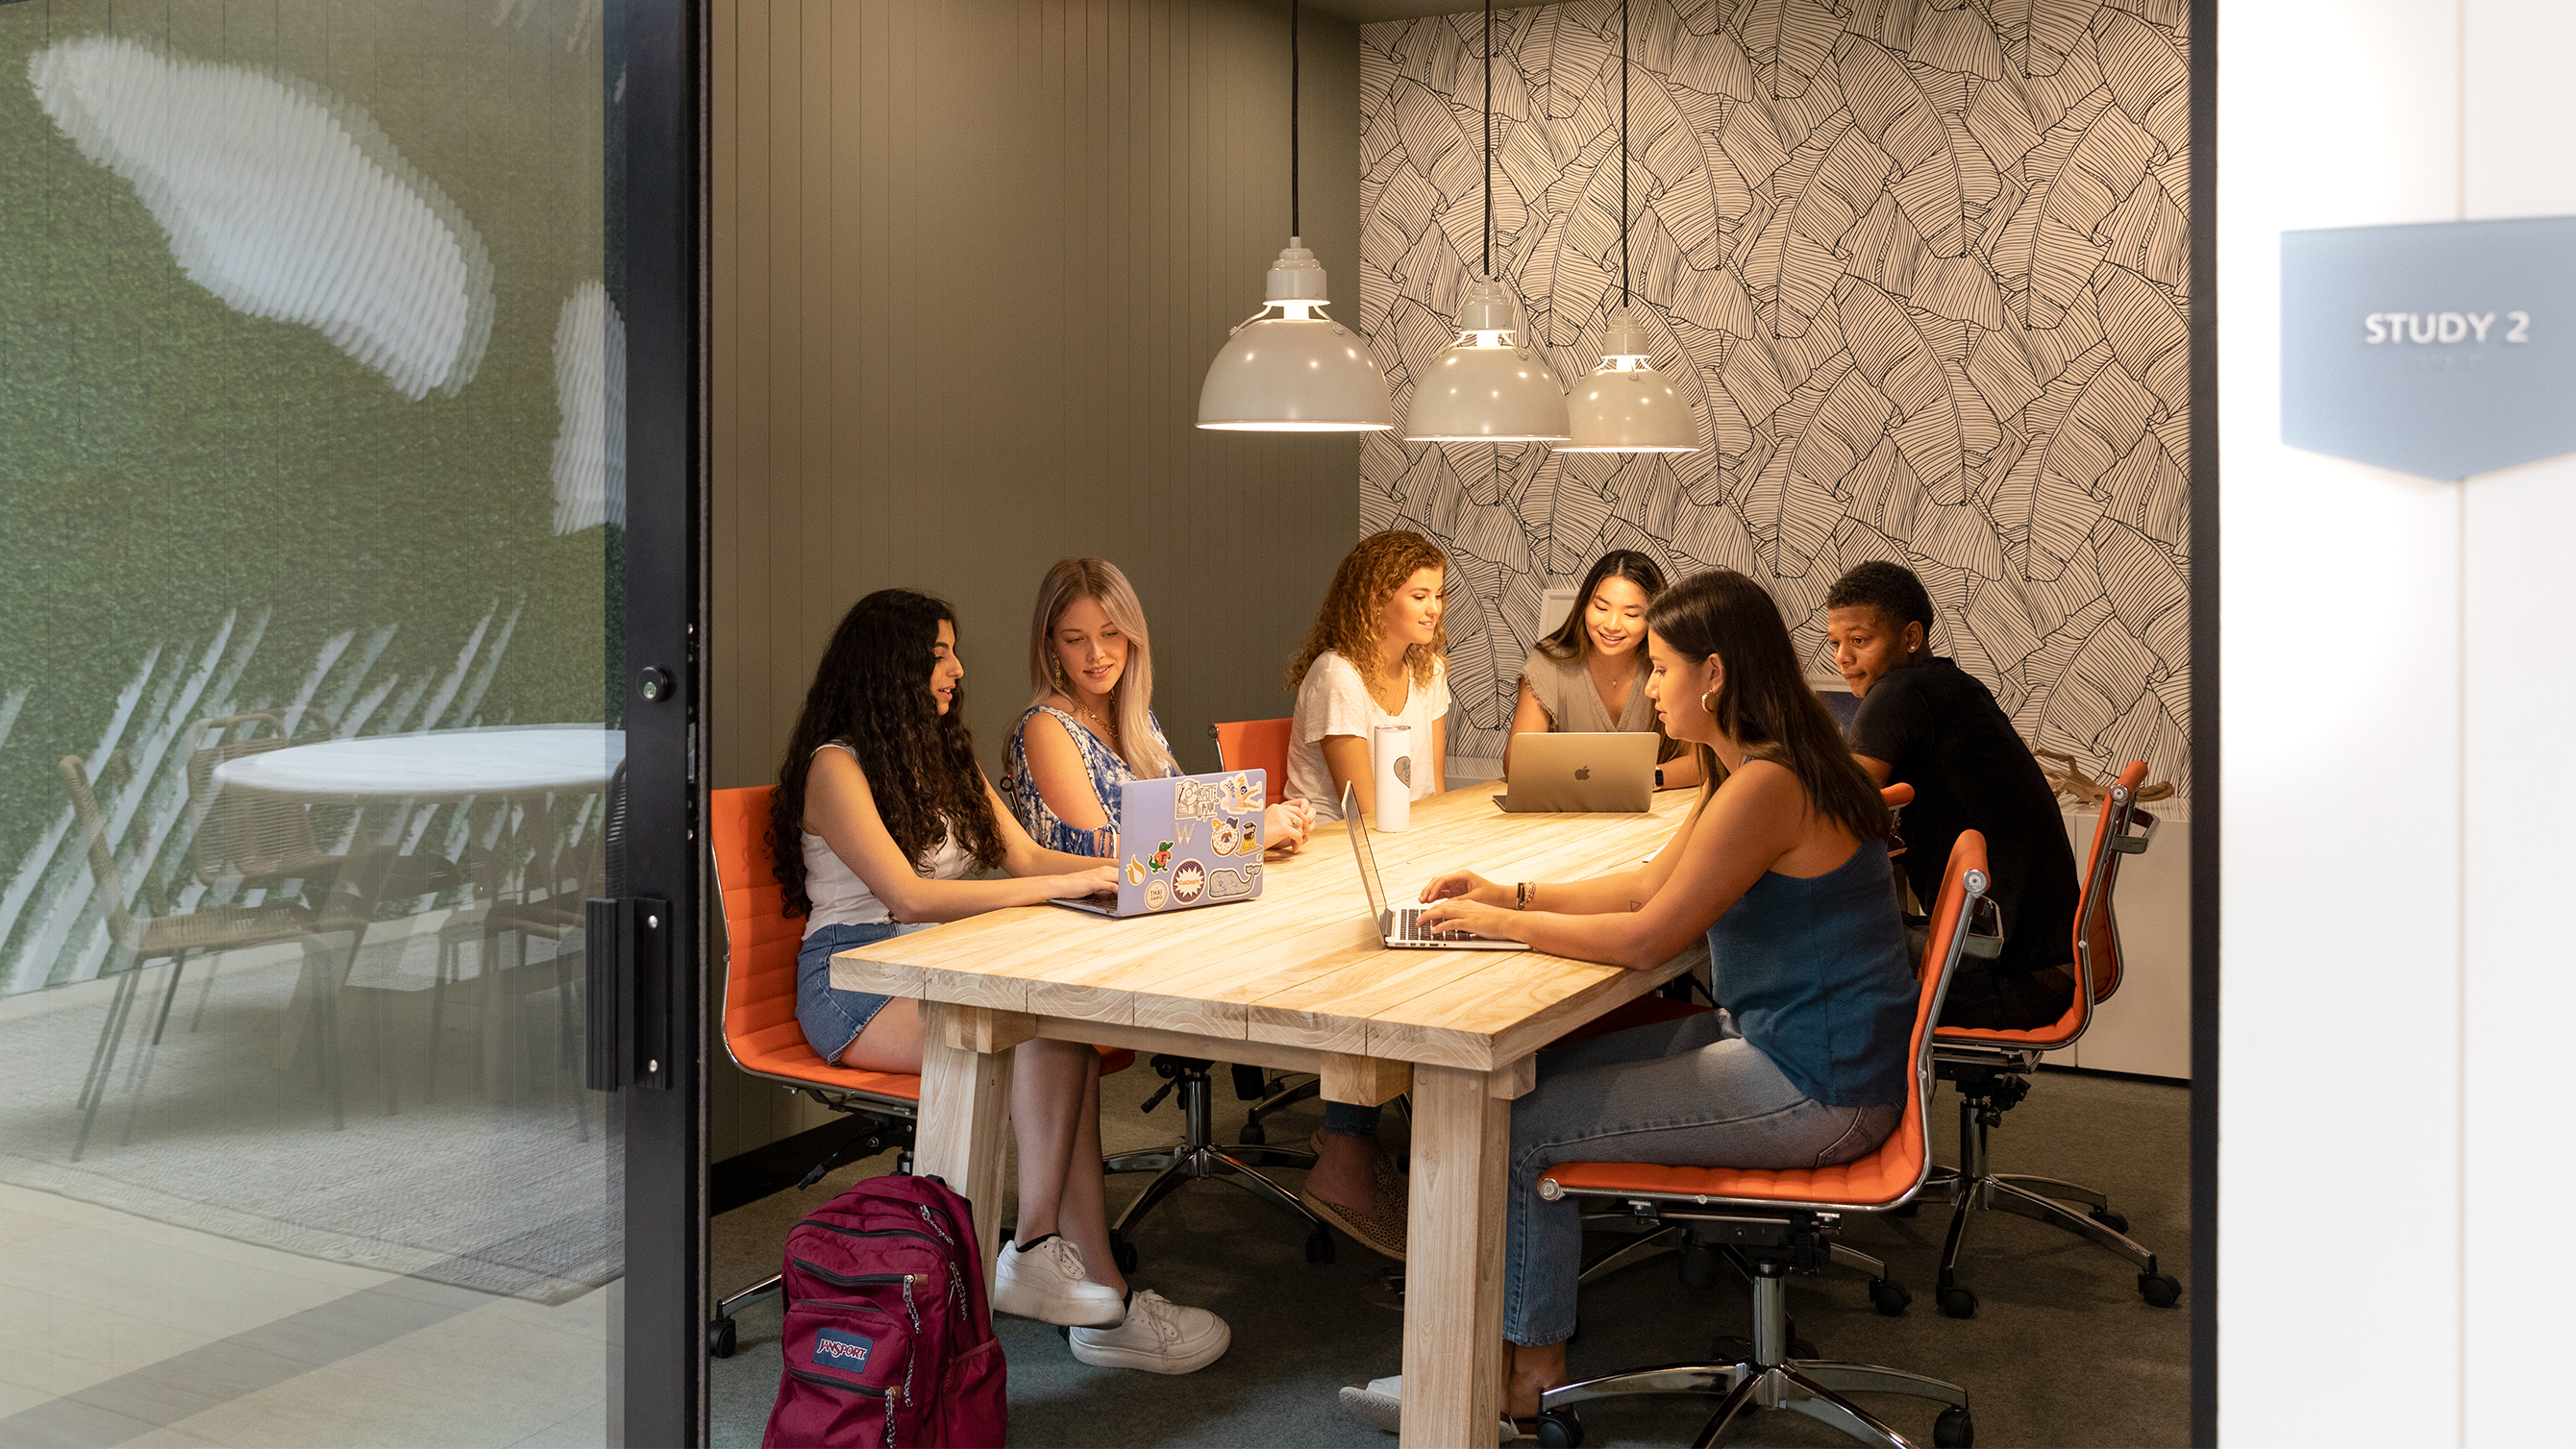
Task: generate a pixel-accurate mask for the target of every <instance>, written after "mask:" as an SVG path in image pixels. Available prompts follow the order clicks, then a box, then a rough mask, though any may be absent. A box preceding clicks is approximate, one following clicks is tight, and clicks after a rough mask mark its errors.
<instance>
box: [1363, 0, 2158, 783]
mask: <svg viewBox="0 0 2576 1449" xmlns="http://www.w3.org/2000/svg"><path fill="white" fill-rule="evenodd" d="M1629 26H1630V35H1631V64H1632V67H1633V69H1632V71H1631V73H1630V77H1629V128H1628V129H1629V144H1628V147H1627V150H1626V166H1627V184H1628V193H1629V197H1630V212H1629V218H1628V219H1629V222H1630V235H1629V241H1628V245H1629V248H1630V276H1631V283H1632V288H1633V295H1634V305H1635V306H1636V307H1637V308H1638V310H1639V311H1640V312H1641V313H1642V314H1643V320H1644V321H1645V323H1646V325H1647V326H1648V327H1649V329H1650V332H1651V335H1652V337H1653V345H1654V350H1655V355H1654V364H1655V366H1656V367H1657V368H1659V369H1662V370H1663V371H1664V372H1665V373H1666V374H1667V375H1668V376H1669V377H1670V378H1671V379H1672V381H1673V383H1674V385H1675V386H1676V387H1677V388H1678V389H1680V390H1681V391H1682V392H1683V394H1684V395H1685V396H1686V397H1687V398H1688V399H1689V400H1690V402H1691V405H1692V408H1693V411H1694V413H1695V414H1696V416H1697V418H1698V422H1699V428H1700V434H1701V437H1702V438H1703V439H1704V440H1706V441H1707V442H1708V443H1709V444H1710V445H1711V446H1708V447H1705V448H1703V449H1702V450H1701V451H1699V452H1696V453H1690V454H1682V455H1677V456H1675V455H1665V456H1653V455H1618V454H1559V453H1556V452H1553V451H1551V450H1549V449H1547V448H1544V447H1541V446H1537V445H1527V446H1496V445H1491V444H1472V443H1470V444H1429V443H1406V442H1404V441H1403V440H1402V439H1401V438H1400V437H1397V436H1394V435H1392V434H1374V435H1372V440H1371V441H1370V442H1369V443H1368V444H1367V445H1366V447H1365V449H1364V451H1363V453H1362V457H1361V493H1360V510H1361V521H1362V525H1363V527H1364V528H1367V529H1377V528H1386V527H1407V528H1416V529H1419V530H1421V531H1422V532H1424V533H1426V534H1428V535H1430V536H1431V537H1433V538H1435V539H1437V540H1438V541H1439V542H1440V543H1441V545H1442V546H1443V547H1444V548H1446V549H1448V550H1449V551H1450V553H1451V556H1452V558H1453V559H1454V561H1455V567H1456V571H1457V573H1458V575H1459V576H1460V577H1458V578H1455V579H1453V580H1452V584H1451V606H1450V616H1449V631H1450V638H1451V641H1452V652H1451V656H1450V680H1451V688H1452V691H1453V693H1454V695H1455V696H1456V698H1457V701H1458V704H1459V707H1460V710H1461V715H1453V716H1452V719H1451V739H1452V744H1451V746H1450V748H1451V749H1452V751H1453V752H1455V753H1458V754H1462V755H1482V756H1495V755H1499V754H1501V753H1502V740H1501V732H1502V730H1503V729H1504V727H1505V726H1507V725H1508V723H1509V721H1510V717H1511V706H1512V696H1513V692H1514V688H1515V681H1516V679H1517V676H1518V670H1519V666H1520V662H1521V660H1522V658H1523V657H1524V656H1525V655H1526V653H1527V651H1528V648H1529V644H1530V641H1531V640H1532V639H1533V638H1535V637H1536V635H1537V633H1538V618H1539V612H1540V607H1541V593H1542V591H1543V590H1545V589H1547V588H1549V587H1571V586H1573V585H1575V584H1577V583H1579V582H1580V581H1581V575H1582V574H1583V572H1584V571H1585V570H1586V569H1587V568H1588V567H1589V566H1590V565H1591V563H1592V561H1593V560H1594V559H1595V558H1597V557H1598V556H1599V555H1600V554H1601V553H1602V552H1603V551H1605V550H1607V549H1612V548H1635V549H1641V550H1643V551H1645V552H1646V553H1647V554H1649V555H1651V556H1654V557H1657V558H1661V559H1665V560H1668V561H1669V562H1670V564H1671V566H1672V568H1673V570H1674V571H1675V573H1676V574H1677V575H1678V574H1686V573H1690V572H1694V571H1697V570H1699V569H1701V568H1704V567H1709V566H1718V565H1722V566H1724V567H1728V568H1733V569H1739V570H1741V571H1743V572H1745V573H1747V574H1750V575H1751V576H1753V577H1754V578H1756V579H1759V580H1761V581H1762V583H1763V584H1764V585H1765V586H1766V587H1768V588H1769V589H1770V590H1771V592H1772V594H1773V596H1774V597H1775V598H1776V599H1777V600H1778V601H1779V603H1780V607H1781V609H1782V611H1783V612H1784V613H1785V614H1786V616H1787V617H1788V619H1789V621H1790V623H1791V626H1792V628H1793V630H1794V634H1795V638H1796V640H1797V642H1798V644H1799V646H1800V650H1801V653H1802V654H1803V655H1804V656H1805V657H1806V658H1808V659H1809V660H1810V661H1812V662H1813V663H1814V664H1815V666H1816V667H1817V668H1818V669H1819V670H1820V671H1821V672H1825V673H1830V672H1831V665H1830V662H1829V660H1828V658H1827V654H1826V650H1825V645H1824V631H1825V618H1824V596H1825V592H1826V590H1827V589H1829V588H1830V587H1832V585H1833V582H1834V580H1835V579H1836V578H1837V577H1839V576H1840V575H1841V573H1842V572H1843V570H1845V569H1846V568H1848V567H1850V566H1851V565H1853V564H1856V563H1859V562H1861V561H1863V560H1866V559H1873V558H1884V559H1894V560H1897V561H1900V562H1902V563H1904V564H1906V565H1907V566H1909V567H1911V568H1912V569H1914V571H1915V572H1916V573H1918V574H1920V575H1921V576H1922V578H1923V581H1924V584H1925V585H1926V586H1927V587H1928V588H1929V590H1930V592H1931V595H1932V598H1933V601H1934V604H1935V605H1936V607H1937V609H1938V612H1939V614H1940V619H1939V622H1938V624H1937V625H1936V627H1935V628H1934V630H1933V645H1934V648H1935V650H1936V651H1937V652H1940V653H1944V654H1949V655H1951V656H1953V657H1955V658H1956V659H1958V661H1959V663H1960V665H1961V666H1962V667H1963V668H1965V669H1967V670H1968V671H1970V672H1971V673H1973V674H1975V675H1976V676H1977V677H1978V678H1980V679H1982V680H1984V681H1985V682H1986V683H1987V684H1988V685H1989V686H1991V687H1992V688H1993V689H1994V691H1995V694H1996V697H1997V698H1998V699H1999V700H2000V701H2001V703H2002V705H2003V707H2004V710H2005V712H2006V713H2008V714H2010V715H2011V716H2012V717H2013V719H2014V722H2015V723H2016V725H2018V726H2019V728H2020V730H2021V732H2022V735H2023V737H2024V738H2025V739H2030V740H2034V741H2036V742H2037V743H2038V744H2040V745H2042V746H2044V747H2047V748H2051V749H2057V750H2063V751H2066V752H2068V753H2071V754H2073V755H2075V756H2076V757H2077V758H2078V759H2080V760H2083V761H2086V762H2088V763H2089V764H2090V765H2091V766H2093V767H2094V768H2095V769H2096V770H2097V771H2098V772H2103V773H2107V772H2109V771H2111V770H2113V769H2115V768H2116V767H2117V763H2118V762H2121V761H2126V760H2129V759H2139V758H2142V759H2145V760H2146V761H2147V762H2148V764H2149V767H2150V769H2151V772H2152V773H2151V775H2150V778H2151V779H2158V780H2172V781H2174V782H2175V783H2176V785H2177V786H2179V787H2181V788H2182V789H2183V790H2184V791H2185V792H2188V790H2189V783H2190V782H2189V773H2188V772H2189V759H2188V753H2189V750H2188V740H2189V729H2190V713H2189V696H2190V678H2191V675H2190V660H2189V656H2188V654H2187V652H2186V643H2187V638H2188V625H2189V619H2190V614H2189V603H2188V600H2187V589H2186V580H2187V578H2188V570H2189V568H2190V557H2189V554H2188V548H2189V543H2190V538H2189V530H2188V496H2187V487H2186V477H2185V471H2184V470H2185V466H2186V461H2187V459H2188V457H2189V452H2188V439H2189V429H2190V411H2189V397H2188V382H2189V368H2188V356H2189V353H2188V347H2187V342H2186V333H2187V326H2186V322H2187V318H2188V315H2189V305H2190V303H2189V298H2188V297H2187V296H2186V295H2185V288H2186V287H2187V285H2188V282H2189V276H2188V270H2189V269H2188V252H2187V242H2186V227H2185V211H2184V208H2185V206H2186V205H2187V203H2188V195H2189V166H2190V152H2189V124H2188V116H2187V113H2188V108H2189V96H2190V86H2189V79H2188V64H2187V60H2186V57H2187V54H2188V47H2189V44H2190V37H2189V35H2188V34H2187V33H2186V28H2185V6H2184V4H2183V0H2117V3H2110V4H2104V3H2099V0H1840V3H1839V5H1836V4H1829V3H1827V0H1631V8H1630V15H1629ZM1482 43H1483V21H1482V17H1481V16H1479V15H1473V14H1467V15H1454V16H1444V17H1438V18H1433V19H1425V20H1415V21H1398V22H1389V23H1386V24H1380V25H1371V26H1367V27H1364V28H1363V29H1362V31H1361V51H1360V57H1361V58H1360V75H1361V107H1362V120H1361V128H1360V157H1361V164H1362V166H1363V169H1364V175H1363V178H1362V181H1361V190H1360V206H1361V212H1360V215H1361V225H1362V231H1361V255H1360V257H1359V268H1358V271H1359V292H1360V306H1359V318H1360V323H1361V330H1362V331H1363V333H1364V334H1365V335H1366V336H1367V338H1368V341H1369V345H1370V347H1371V348H1372V349H1373V350H1374V351H1375V353H1376V355H1377V359H1378V362H1379V364H1380V365H1381V366H1382V367H1384V368H1385V369H1386V372H1387V375H1388V378H1389V380H1390V381H1391V383H1392V384H1393V387H1394V391H1395V403H1396V411H1397V414H1398V416H1399V417H1400V416H1402V414H1403V412H1404V409H1405V408H1406V407H1407V405H1408V404H1409V403H1410V401H1411V396H1412V383H1411V378H1412V375H1413V373H1414V371H1415V370H1416V369H1418V368H1421V367H1423V366H1425V365H1427V364H1428V363H1429V362H1430V361H1431V359H1432V358H1433V357H1435V356H1436V355H1437V354H1438V353H1439V352H1440V350H1441V349H1442V348H1443V347H1445V346H1446V345H1447V344H1448V342H1449V341H1450V338H1451V333H1450V330H1449V327H1450V318H1451V316H1452V315H1453V314H1454V312H1455V309H1456V306H1457V301H1458V296H1459V293H1460V290H1461V288H1462V287H1463V286H1464V284H1465V283H1466V282H1468V281H1469V280H1470V279H1471V277H1472V275H1473V272H1474V270H1475V269H1476V268H1477V267H1478V266H1479V264H1480V262H1481V259H1482V255H1483V246H1484V239H1483V223H1484V193H1483V190H1482V183H1483V170H1482V167H1481V153H1482V131H1483V102H1484V79H1483V67H1482V49H1481V47H1482ZM1494 48H1495V61H1494V68H1493V106H1494V151H1495V162H1494V167H1493V188H1494V196H1493V204H1494V224H1495V236H1494V253H1493V265H1494V270H1495V272H1496V274H1497V275H1499V276H1500V277H1502V278H1503V279H1504V280H1505V281H1506V282H1508V283H1509V284H1511V286H1512V287H1513V288H1514V290H1515V291H1516V292H1517V294H1518V296H1519V297H1520V299H1521V301H1522V304H1523V305H1524V307H1526V309H1527V311H1528V314H1529V322H1530V331H1531V340H1532V341H1533V342H1534V343H1535V344H1536V345H1537V346H1539V347H1541V348H1542V349H1543V350H1544V351H1545V354H1546V356H1547V359H1548V361H1549V363H1550V364H1551V365H1552V366H1554V367H1555V369H1556V371H1557V375H1558V377H1559V378H1560V379H1562V380H1565V381H1567V382H1569V383H1570V382H1571V381H1572V380H1573V379H1574V378H1576V377H1579V376H1581V375H1582V374H1584V373H1586V372H1588V371H1590V370H1591V369H1592V368H1593V367H1594V366H1595V365H1596V364H1597V363H1598V361H1599V352H1598V349H1599V346H1600V339H1601V336H1602V333H1603V331H1604V329H1605V327H1606V325H1607V315H1608V312H1609V310H1610V309H1611V308H1613V307H1616V306H1617V305H1619V300H1620V275H1619V271H1620V203H1619V193H1620V179H1621V178H1620V174H1619V165H1620V155H1621V152H1620V146H1619V61H1620V56H1619V7H1618V4H1617V0H1581V3H1571V4H1560V5H1550V6H1547V7H1544V8H1541V9H1532V10H1513V11H1508V12H1503V13H1500V14H1497V15H1496V17H1495V28H1494ZM1328 264H1329V265H1336V266H1340V267H1347V266H1348V265H1349V263H1348V262H1347V261H1341V260H1335V261H1331V262H1328ZM1345 275H1347V273H1345ZM1342 285H1343V287H1344V290H1345V291H1347V290H1348V284H1347V283H1344V284H1342ZM1462 716H1463V717H1462Z"/></svg>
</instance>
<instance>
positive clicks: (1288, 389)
mask: <svg viewBox="0 0 2576 1449" xmlns="http://www.w3.org/2000/svg"><path fill="white" fill-rule="evenodd" d="M1300 19H1301V17H1300V14H1299V7H1298V4H1297V0H1289V5H1288V232H1289V236H1288V246H1287V248H1286V249H1285V250H1283V251H1282V252H1280V253H1279V259H1278V260H1277V261H1275V262H1272V263H1271V264H1270V275H1269V278H1268V284H1267V286H1266V288H1265V290H1264V293H1263V299H1262V303H1261V310H1259V311H1257V312H1255V313H1253V314H1252V315H1251V316H1250V317H1247V318H1245V319H1244V320H1243V321H1242V322H1240V323H1237V324H1236V325H1235V328H1234V330H1233V331H1232V332H1231V333H1229V334H1227V337H1226V342H1225V345H1224V346H1223V347H1221V348H1219V349H1217V354H1216V360H1215V361H1214V362H1211V363H1209V364H1208V371H1207V380H1206V381H1205V382H1203V383H1201V384H1200V385H1199V426H1200V427H1202V428H1215V429H1220V430H1223V431H1228V432H1256V433H1365V432H1378V431H1383V430H1384V429H1387V428H1391V427H1393V426H1395V409H1394V406H1393V404H1391V403H1390V402H1389V401H1388V400H1387V393H1386V377H1385V374H1383V373H1381V372H1379V371H1378V366H1377V359H1376V358H1375V357H1373V356H1371V355H1370V353H1369V350H1368V346H1367V344H1365V343H1364V342H1362V341H1361V340H1360V337H1359V334H1357V333H1355V332H1353V331H1351V330H1350V329H1349V328H1347V327H1344V326H1343V325H1342V324H1341V323H1339V322H1336V321H1334V320H1333V319H1331V318H1330V317H1327V316H1325V315H1324V307H1325V305H1326V302H1325V295H1324V265H1323V263H1322V262H1320V261H1317V260H1316V258H1315V253H1314V252H1313V251H1312V250H1310V249H1308V247H1307V246H1306V240H1305V237H1304V235H1303V226H1304V220H1305V218H1304V215H1303V213H1302V211H1301V210H1300V202H1301V197H1300V195H1299V183H1300V180H1301V176H1300V156H1299V141H1300V134H1299V116H1298V106H1299V101H1300V86H1301V82H1302V80H1303V76H1302V75H1301V69H1302V68H1301V66H1300V64H1299V54H1298V51H1299V39H1300V36H1299V33H1298V32H1299V28H1300ZM1273 308H1276V309H1277V310H1278V315H1277V316H1275V317H1274V316H1272V315H1271V311H1272V309H1273Z"/></svg>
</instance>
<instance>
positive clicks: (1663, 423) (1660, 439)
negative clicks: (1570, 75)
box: [1557, 0, 1700, 453]
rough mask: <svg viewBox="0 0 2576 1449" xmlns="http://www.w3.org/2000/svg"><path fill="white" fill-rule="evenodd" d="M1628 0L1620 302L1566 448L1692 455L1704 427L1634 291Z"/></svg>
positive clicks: (1623, 44)
mask: <svg viewBox="0 0 2576 1449" xmlns="http://www.w3.org/2000/svg"><path fill="white" fill-rule="evenodd" d="M1628 58H1629V56H1628V0H1619V306H1618V308H1617V309H1616V310H1614V311H1613V312H1611V314H1610V317H1609V324H1610V325H1609V328H1608V330H1607V332H1606V333H1605V334H1604V336H1603V337H1602V340H1601V365H1600V366H1599V367H1596V368H1594V369H1593V370H1592V371H1591V373H1590V374H1588V375H1586V376H1585V377H1584V378H1583V379H1582V380H1581V381H1579V382H1577V383H1576V384H1575V385H1574V396H1573V397H1572V398H1571V399H1569V400H1568V402H1567V404H1566V412H1567V417H1568V422H1569V431H1571V432H1572V433H1573V439H1572V441H1570V442H1566V443H1561V444H1559V445H1558V446H1557V451H1558V452H1560V453H1691V452H1697V451H1698V450H1699V446H1700V443H1699V425H1698V424H1697V423H1696V422H1695V421H1694V420H1693V419H1692V417H1691V410H1690V404H1689V403H1688V402H1687V401H1685V400H1684V399H1683V398H1682V395H1681V394H1680V393H1678V392H1676V391H1674V389H1673V385H1672V383H1670V382H1669V381H1667V380H1666V379H1665V377H1664V375H1663V374H1662V373H1660V372H1657V371H1656V370H1655V367H1654V359H1653V357H1652V355H1651V353H1650V350H1649V345H1648V343H1647V339H1646V328H1645V326H1644V325H1643V323H1642V322H1640V321H1639V319H1638V316H1637V310H1636V306H1635V299H1634V297H1632V296H1631V295H1630V292H1629V270H1628V236H1629V232H1630V231H1631V230H1632V221H1633V214H1632V213H1631V212H1630V211H1629V209H1628Z"/></svg>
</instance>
